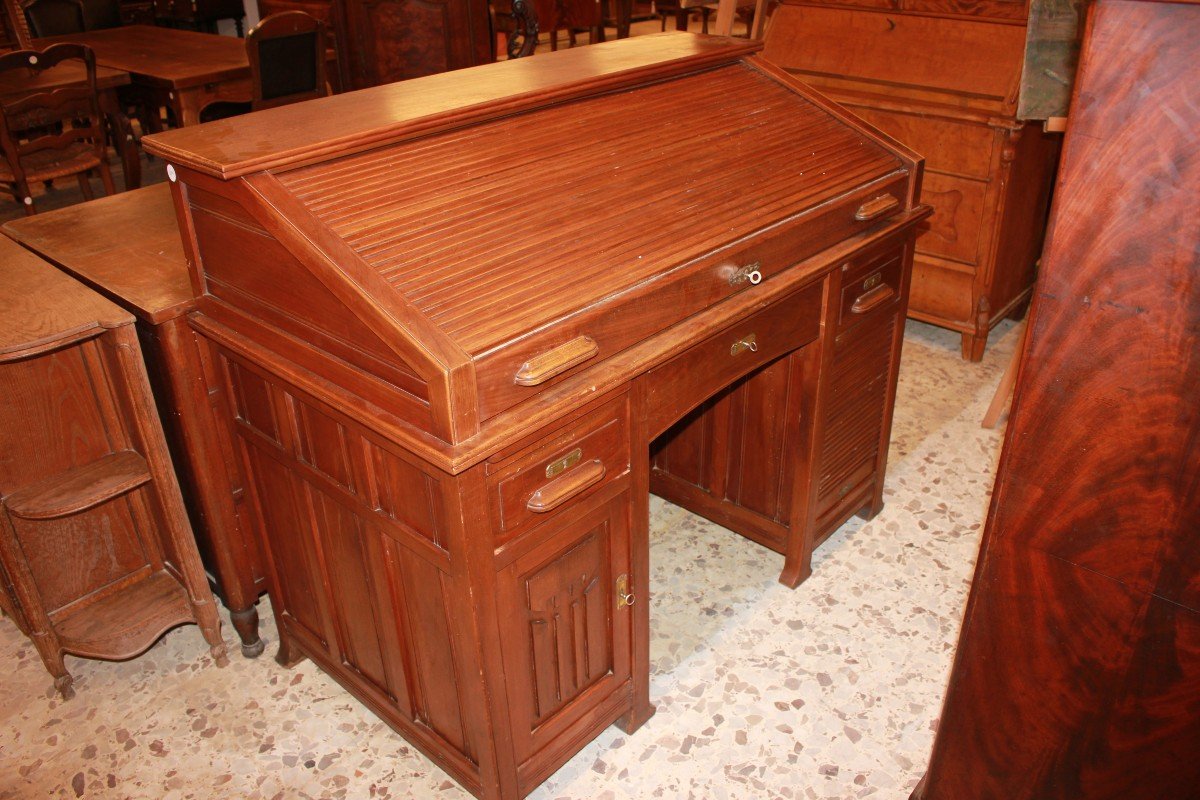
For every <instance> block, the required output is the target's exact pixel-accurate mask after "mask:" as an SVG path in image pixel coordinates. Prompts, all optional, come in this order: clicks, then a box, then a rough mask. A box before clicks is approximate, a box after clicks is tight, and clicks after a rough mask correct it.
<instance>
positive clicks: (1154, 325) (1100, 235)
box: [913, 0, 1200, 800]
mask: <svg viewBox="0 0 1200 800" xmlns="http://www.w3.org/2000/svg"><path fill="white" fill-rule="evenodd" d="M1089 15H1090V16H1089V20H1088V25H1087V29H1086V36H1085V39H1084V46H1083V56H1082V59H1081V61H1080V69H1079V74H1078V78H1077V81H1076V85H1075V94H1074V97H1073V99H1072V104H1071V111H1070V121H1069V123H1068V128H1067V135H1066V143H1065V146H1064V150H1063V168H1062V172H1061V174H1060V176H1059V184H1058V190H1057V194H1056V196H1055V200H1054V210H1053V212H1052V214H1051V220H1050V232H1049V235H1048V237H1047V242H1046V252H1045V255H1044V257H1043V266H1042V274H1041V277H1040V278H1039V280H1038V291H1037V296H1036V297H1035V298H1034V303H1033V309H1032V312H1031V315H1030V320H1029V324H1030V326H1031V327H1030V335H1029V338H1028V343H1027V345H1026V349H1025V352H1024V357H1023V359H1022V362H1021V371H1020V374H1019V377H1018V379H1017V388H1016V397H1015V400H1014V403H1013V412H1012V417H1011V421H1010V422H1009V427H1008V433H1007V436H1006V438H1005V442H1004V450H1003V453H1002V455H1001V461H1000V470H999V474H998V475H997V478H996V489H995V492H994V493H993V495H992V506H991V511H990V513H989V516H988V521H987V527H986V530H985V531H984V538H983V544H982V549H981V552H980V557H979V564H978V568H977V571H976V574H975V580H974V583H973V584H972V586H971V595H970V599H969V601H968V604H967V613H966V618H965V619H964V621H963V629H962V634H961V639H960V641H959V647H958V652H957V654H956V657H955V661H954V668H953V672H952V673H951V676H950V686H949V689H948V692H947V696H946V703H945V707H944V708H943V711H942V718H941V722H940V723H939V725H938V730H937V738H936V741H935V742H934V747H933V755H932V759H931V761H930V765H929V771H928V773H926V776H925V779H924V782H923V784H922V786H920V787H919V788H918V790H917V791H916V793H915V794H914V795H913V796H914V798H918V799H919V800H958V798H963V797H1003V798H1006V800H1059V799H1060V798H1061V799H1062V800H1068V799H1069V798H1082V797H1086V798H1089V799H1093V798H1094V800H1109V799H1110V798H1112V799H1114V800H1115V798H1120V799H1121V800H1165V799H1166V798H1172V799H1173V800H1195V798H1197V797H1200V758H1197V756H1200V547H1198V546H1197V534H1198V532H1200V400H1198V399H1200V359H1198V358H1197V356H1198V354H1200V255H1198V254H1200V225H1198V223H1197V213H1196V211H1197V205H1196V197H1197V193H1196V187H1197V186H1200V155H1198V153H1200V104H1198V103H1197V102H1196V101H1197V82H1196V64H1197V63H1200V5H1198V4H1197V3H1196V2H1182V3H1179V2H1141V1H1135V0H1097V2H1096V4H1095V5H1094V6H1093V7H1092V8H1091V9H1090V12H1089Z"/></svg>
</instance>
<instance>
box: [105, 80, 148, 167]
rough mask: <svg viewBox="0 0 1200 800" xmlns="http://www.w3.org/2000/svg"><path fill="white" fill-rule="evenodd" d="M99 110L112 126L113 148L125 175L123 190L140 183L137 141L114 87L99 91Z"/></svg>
mask: <svg viewBox="0 0 1200 800" xmlns="http://www.w3.org/2000/svg"><path fill="white" fill-rule="evenodd" d="M99 99H100V110H101V111H103V112H104V114H105V116H107V117H108V120H109V125H110V127H111V128H112V138H113V148H114V149H115V150H116V151H117V154H118V155H119V156H120V157H121V170H122V172H123V173H124V175H125V191H129V190H130V189H137V188H138V187H139V186H141V185H142V160H141V158H139V156H138V146H137V142H136V141H134V138H133V126H132V125H131V124H130V123H129V117H128V116H126V114H125V111H124V110H123V109H122V108H121V103H120V102H119V101H118V100H117V92H116V90H115V89H112V90H109V91H104V92H101V93H100V98H99Z"/></svg>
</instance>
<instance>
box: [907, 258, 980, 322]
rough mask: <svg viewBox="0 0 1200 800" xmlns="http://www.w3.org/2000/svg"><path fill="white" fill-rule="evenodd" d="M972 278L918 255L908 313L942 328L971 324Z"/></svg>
mask: <svg viewBox="0 0 1200 800" xmlns="http://www.w3.org/2000/svg"><path fill="white" fill-rule="evenodd" d="M974 284H975V275H974V274H973V273H971V272H960V271H959V270H955V269H949V268H947V267H946V266H943V265H941V264H935V263H932V262H930V261H928V260H926V259H923V258H921V256H920V254H918V255H917V256H916V257H915V258H914V259H913V277H912V295H911V296H910V297H909V300H908V310H909V312H910V313H912V314H917V315H919V316H920V317H922V318H926V319H935V320H937V321H938V323H939V324H941V325H950V326H953V325H955V324H957V325H966V324H970V322H971V318H972V317H973V316H974V311H975V307H974V300H973V299H972V298H973V296H974Z"/></svg>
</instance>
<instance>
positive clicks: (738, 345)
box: [729, 333, 758, 356]
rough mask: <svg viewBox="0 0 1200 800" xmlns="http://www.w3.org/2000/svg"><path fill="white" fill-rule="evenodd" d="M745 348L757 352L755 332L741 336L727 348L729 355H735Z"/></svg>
mask: <svg viewBox="0 0 1200 800" xmlns="http://www.w3.org/2000/svg"><path fill="white" fill-rule="evenodd" d="M745 350H749V351H750V352H751V353H757V352H758V337H757V336H756V335H755V334H753V333H751V334H749V335H748V336H743V337H742V338H741V339H738V340H737V341H736V342H734V343H733V345H732V346H731V347H730V348H729V355H731V356H736V355H737V354H738V353H741V352H743V351H745Z"/></svg>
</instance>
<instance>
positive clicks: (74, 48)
mask: <svg viewBox="0 0 1200 800" xmlns="http://www.w3.org/2000/svg"><path fill="white" fill-rule="evenodd" d="M71 60H78V61H79V62H80V63H81V64H82V65H83V66H84V68H85V72H86V80H79V79H78V78H76V79H74V80H71V81H67V82H65V83H64V85H61V86H56V87H49V86H47V87H45V88H39V85H38V84H39V81H42V82H43V83H44V82H45V78H47V77H49V76H47V75H45V73H46V72H47V71H48V70H50V69H52V68H54V67H57V66H58V65H59V64H62V63H63V62H64V61H71ZM9 70H20V71H21V72H22V73H23V75H24V76H25V79H26V81H27V82H28V83H29V85H30V86H31V87H32V88H31V93H30V94H27V95H25V96H23V97H20V98H17V99H15V100H10V101H7V102H5V103H4V104H2V105H0V147H2V148H3V150H4V156H5V159H6V160H7V161H8V165H9V168H10V169H11V170H12V173H13V175H14V177H15V178H16V180H18V181H21V180H23V179H24V176H25V173H26V169H25V161H26V159H28V158H29V157H30V156H32V155H34V154H36V153H42V158H41V160H45V158H44V157H45V155H46V154H45V153H43V151H52V150H59V151H63V150H68V149H70V148H75V149H76V150H78V145H79V144H81V143H82V144H86V145H87V146H88V147H89V148H91V149H92V150H93V151H94V152H95V153H96V154H97V155H98V156H100V157H101V158H103V156H104V147H105V142H104V115H103V114H102V113H101V111H100V102H99V99H98V97H97V94H96V56H95V54H94V53H93V52H92V49H91V48H90V47H87V46H85V45H81V44H55V45H51V46H50V47H47V48H46V49H45V50H14V51H13V52H11V53H4V54H0V74H3V73H5V72H7V71H9ZM80 77H82V76H80Z"/></svg>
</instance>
